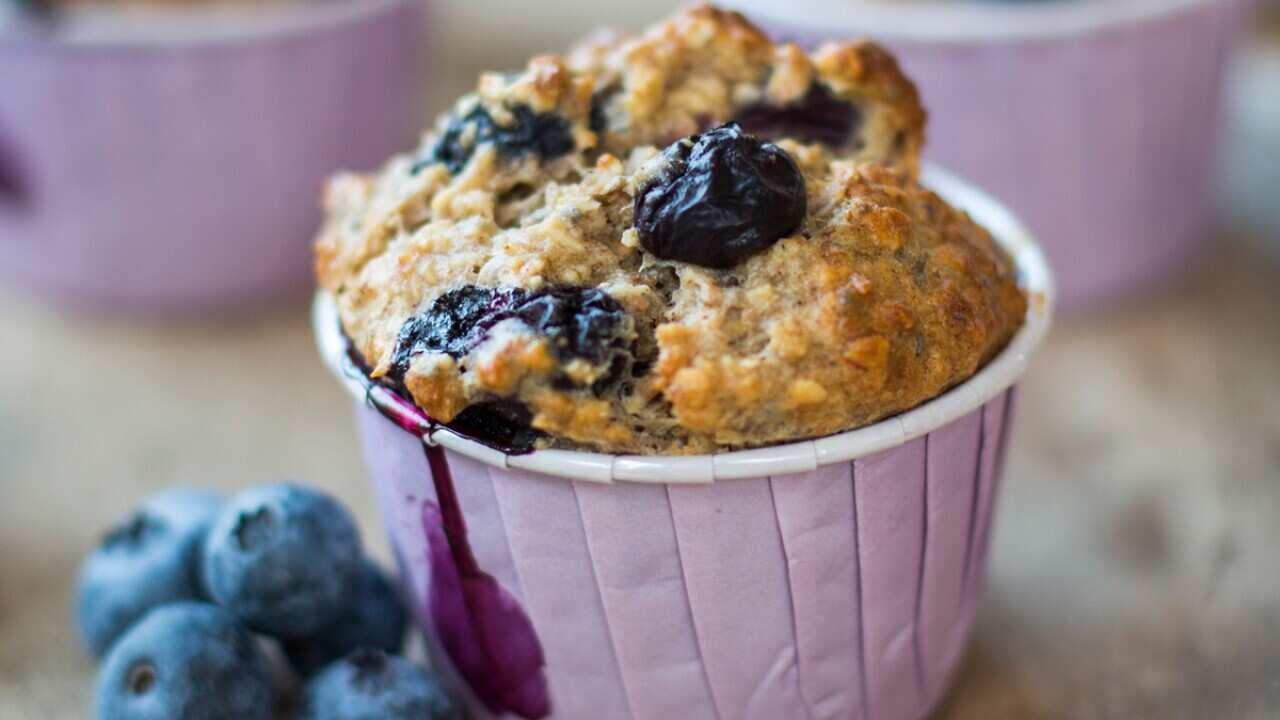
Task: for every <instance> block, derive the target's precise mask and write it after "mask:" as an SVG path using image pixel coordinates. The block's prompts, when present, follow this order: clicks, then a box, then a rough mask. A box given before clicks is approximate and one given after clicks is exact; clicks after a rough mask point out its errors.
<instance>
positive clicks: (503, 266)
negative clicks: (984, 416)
mask: <svg viewBox="0 0 1280 720" xmlns="http://www.w3.org/2000/svg"><path fill="white" fill-rule="evenodd" d="M815 82H819V83H821V85H822V87H825V88H827V89H828V90H829V91H830V92H831V93H832V94H833V95H834V96H836V97H837V98H838V99H839V100H840V101H843V102H848V103H852V104H853V105H854V106H855V107H856V108H857V110H858V116H859V118H860V123H859V124H858V125H857V128H856V132H855V133H854V135H853V136H852V137H850V138H849V140H848V142H846V143H844V144H842V145H839V146H837V147H829V146H826V145H822V144H818V143H809V142H801V141H799V140H797V139H794V138H790V137H787V138H782V139H778V140H777V142H778V144H779V146H780V147H782V148H783V149H784V150H785V151H786V152H787V153H788V154H789V155H790V156H791V157H792V159H793V160H794V161H795V162H796V164H797V166H798V167H799V169H800V170H801V172H802V174H803V177H804V181H805V185H806V190H807V197H808V213H807V216H806V218H805V220H804V222H803V224H802V225H801V227H799V228H798V229H797V230H796V231H794V232H793V233H792V235H791V236H790V237H786V238H783V239H781V240H779V241H778V242H777V243H775V244H774V245H773V246H772V247H770V248H769V249H767V250H764V251H762V252H760V253H758V254H757V255H755V256H752V257H750V258H748V259H747V260H745V261H744V262H741V263H740V264H738V265H736V266H734V267H732V268H730V269H728V270H712V269H708V268H704V267H699V266H696V265H690V264H687V263H681V262H675V261H665V260H660V259H658V258H656V257H654V256H652V255H650V254H649V253H647V252H645V251H644V250H643V249H642V248H641V247H640V244H639V241H638V236H637V231H636V229H635V228H634V227H633V220H632V208H633V204H634V199H635V195H636V193H637V191H638V189H639V187H641V186H642V185H643V183H644V182H645V181H646V179H648V178H650V177H653V176H654V174H655V172H657V171H658V170H660V167H661V164H662V162H663V160H662V158H661V157H660V156H659V150H660V147H661V146H662V145H664V144H666V143H667V142H669V141H670V140H672V139H675V138H679V137H681V136H684V135H686V134H689V133H693V132H698V131H699V130H700V129H702V128H705V127H706V126H707V125H708V124H709V123H713V122H719V121H721V120H726V119H731V118H733V117H734V113H735V112H737V111H738V109H740V108H742V107H746V106H749V105H753V104H758V103H762V102H767V103H771V104H773V105H775V106H777V105H786V104H787V103H789V102H792V101H795V100H796V99H797V98H800V97H803V96H804V95H805V94H806V93H807V92H809V91H810V88H812V87H814V83H815ZM593 106H594V111H593ZM476 108H481V109H482V111H483V113H485V114H487V115H488V116H490V117H492V120H493V122H494V123H495V124H497V125H498V126H505V124H506V123H510V122H513V121H514V120H515V119H516V117H515V116H516V115H517V114H519V113H524V114H525V115H524V117H525V119H526V120H527V119H528V118H529V117H530V113H536V114H543V115H539V117H541V118H543V119H545V120H546V122H549V123H551V124H553V125H555V126H556V127H557V128H560V129H561V130H563V131H564V132H566V133H567V135H568V137H570V138H571V139H572V147H571V148H568V149H565V150H564V151H563V152H558V153H557V154H555V155H554V156H551V157H543V156H541V155H540V154H539V153H520V152H515V153H506V154H504V153H503V152H500V151H499V149H498V147H497V143H496V141H486V142H473V140H474V137H473V136H474V135H475V133H476V130H475V128H474V127H467V126H466V125H465V124H463V125H459V124H458V123H457V119H458V118H463V117H466V116H468V113H473V112H477V110H476ZM593 117H594V119H595V121H596V122H595V123H593V122H592V120H593ZM602 120H603V125H602V124H601V121H602ZM561 121H563V123H561ZM539 122H542V120H539ZM593 127H594V129H593ZM459 128H462V129H461V130H459ZM923 128H924V112H923V110H922V109H921V108H920V105H919V101H918V98H917V96H916V93H915V89H914V88H913V87H912V86H911V84H910V82H909V81H907V80H906V79H905V78H904V77H903V76H902V74H901V72H900V71H899V70H898V67H897V64H896V63H895V62H894V61H893V59H892V58H891V57H890V56H889V55H888V54H887V53H885V52H884V51H883V50H881V49H880V48H878V47H876V46H874V45H872V44H869V43H851V44H844V45H831V46H826V47H823V48H821V49H819V50H818V51H817V52H816V53H814V54H813V55H812V56H810V55H806V54H805V53H803V52H802V51H800V50H799V49H797V48H795V47H793V46H785V45H784V46H774V45H773V44H772V43H770V42H769V40H768V39H767V38H766V37H765V36H764V35H763V34H761V33H760V32H759V31H758V30H756V29H755V28H754V27H752V26H751V25H750V24H749V23H747V22H746V21H745V20H743V19H742V17H741V16H739V15H737V14H735V13H728V12H724V11H720V10H716V9H714V8H711V7H709V6H699V7H695V8H693V9H691V10H688V11H685V12H684V13H681V14H679V15H677V16H676V17H675V18H674V19H672V20H670V21H668V22H666V23H663V24H661V25H659V26H657V27H655V28H654V29H653V30H651V31H649V32H647V33H645V34H644V35H642V36H639V37H636V38H624V37H618V36H610V37H608V38H606V39H602V40H596V41H594V42H590V43H587V44H584V45H583V46H580V47H579V48H578V49H576V50H575V51H574V52H573V53H571V54H570V55H569V56H568V57H567V58H561V57H558V56H542V57H539V58H535V59H534V60H533V61H531V62H530V64H529V69H528V70H527V71H526V72H525V73H523V74H521V75H519V76H515V77H510V76H506V77H504V76H498V75H488V76H485V77H484V78H483V79H482V80H481V83H480V88H479V91H478V92H477V93H476V94H475V95H473V96H469V97H468V98H465V99H463V100H462V101H460V102H459V104H458V105H457V107H455V109H454V111H453V113H452V114H451V115H450V116H448V117H446V118H444V119H442V121H441V123H440V124H439V125H438V126H437V128H436V131H435V132H434V133H431V134H429V135H428V136H427V137H426V138H425V140H424V143H423V146H422V147H421V148H420V149H419V150H418V151H417V152H416V153H415V154H414V155H413V156H403V157H398V158H395V159H393V160H392V161H391V162H390V163H389V164H388V165H387V166H386V167H385V168H384V169H383V170H382V171H381V172H380V173H379V174H378V175H377V176H371V177H365V176H354V175H346V176H339V177H337V178H335V179H334V180H333V181H332V182H331V183H330V185H329V188H328V191H327V193H326V208H327V210H328V213H329V219H328V222H327V223H326V226H325V229H324V230H323V232H322V234H321V236H320V238H319V239H318V241H317V251H316V266H317V275H318V277H319V279H320V282H321V284H322V286H323V287H324V288H325V289H327V290H328V291H330V292H331V293H333V294H334V295H335V297H336V298H337V302H338V306H339V311H340V315H341V318H342V322H343V327H344V329H345V330H346V332H347V334H348V335H349V336H350V337H351V339H352V341H353V343H354V345H355V348H356V350H357V351H358V352H359V353H360V354H362V355H363V356H364V358H366V360H367V361H368V362H369V364H370V366H371V367H372V368H373V375H374V376H375V377H384V376H387V374H388V373H389V372H390V371H391V370H392V368H393V363H392V360H393V355H394V353H395V350H396V347H397V338H398V336H399V334H400V331H401V328H402V327H404V326H405V324H406V322H407V321H409V320H410V319H411V318H415V317H419V316H421V314H422V313H423V312H424V311H426V310H428V309H430V308H431V307H432V305H433V303H434V302H435V301H436V300H437V299H438V298H440V297H441V296H443V295H445V294H446V293H449V292H451V291H455V290H457V289H458V288H463V287H469V286H475V287H479V288H494V289H501V288H521V289H526V290H530V291H537V290H539V289H543V288H560V287H578V288H597V289H599V290H601V291H603V292H604V293H606V294H607V295H608V296H609V297H610V298H612V299H613V300H614V301H616V302H617V303H618V305H619V306H620V308H621V310H622V311H625V321H624V322H623V323H622V324H621V325H619V326H618V327H617V328H616V331H617V333H619V337H620V338H621V340H622V341H625V343H626V344H627V347H628V348H629V350H628V351H627V352H628V359H629V360H631V361H633V363H632V365H633V366H634V368H635V369H634V371H633V372H629V373H628V374H627V375H626V376H625V377H624V378H623V379H621V380H619V379H617V378H615V377H614V376H613V375H611V373H612V372H613V370H611V366H610V364H609V363H610V361H609V360H604V361H592V360H589V359H584V358H581V357H576V358H575V357H569V356H564V355H563V354H562V353H558V352H556V351H555V350H554V349H553V347H552V346H551V345H550V344H549V341H548V339H547V338H546V337H543V336H541V335H539V334H538V333H537V332H536V331H534V330H533V329H531V328H530V327H528V326H525V325H523V324H521V322H518V321H504V322H501V323H499V324H497V325H495V326H494V327H493V328H492V330H490V331H488V332H487V333H486V335H485V339H484V340H483V341H482V342H480V343H479V344H478V345H476V346H475V347H474V348H472V349H469V350H467V351H466V352H465V354H462V355H460V356H450V355H446V354H443V353H432V352H423V353H420V354H417V355H414V356H412V357H411V358H410V359H409V360H408V361H407V368H404V369H405V372H404V377H403V382H404V385H405V387H406V389H407V390H408V392H409V393H410V394H411V395H412V396H413V399H414V400H415V402H417V403H418V404H419V405H420V406H421V407H423V408H424V409H425V410H426V411H427V412H428V413H429V414H431V415H432V416H433V417H435V418H437V419H439V420H442V421H446V422H447V421H449V420H450V419H452V418H454V417H455V416H456V415H457V414H458V413H460V412H462V411H463V410H464V409H465V408H467V407H469V406H472V405H476V404H480V403H487V402H492V401H497V400H501V401H506V402H518V403H519V404H520V405H521V406H523V407H524V408H526V409H527V410H528V412H529V414H530V417H531V423H532V425H533V426H534V427H536V428H538V429H539V430H542V431H544V432H546V433H548V437H549V439H548V442H550V443H553V444H558V445H562V446H569V447H591V448H595V449H601V450H607V451H614V452H638V453H687V452H703V451H713V450H716V449H719V448H725V447H741V446H754V445H763V444H769V443H775V442H781V441H785V440H791V439H798V438H803V437H813V436H817V435H824V434H829V433H832V432H836V431H840V430H845V429H849V428H852V427H855V426H858V425H861V424H864V423H867V422H871V421H874V420H876V419H878V418H881V417H884V416H885V415H889V414H892V413H895V412H900V411H902V410H904V409H906V408H909V407H911V406H913V405H915V404H918V403H920V402H922V401H924V400H927V399H928V398H930V397H933V396H934V395H936V394H938V393H940V392H942V391H943V390H945V389H946V388H947V387H950V386H951V385H954V384H955V383H957V382H960V381H961V380H963V379H965V378H966V377H968V376H969V375H970V374H972V373H973V372H974V371H975V369H976V368H978V367H979V366H980V365H981V363H983V362H985V361H986V360H987V359H989V358H990V357H991V356H992V355H994V354H995V352H997V351H998V350H999V349H1000V348H1001V347H1002V346H1003V345H1004V344H1005V343H1006V342H1007V341H1008V340H1009V338H1010V337H1011V336H1012V334H1013V333H1014V331H1015V330H1016V329H1017V327H1018V326H1019V324H1020V322H1021V319H1022V316H1023V314H1024V312H1025V301H1024V299H1023V296H1022V294H1021V292H1020V291H1019V290H1018V289H1017V287H1016V284H1015V281H1014V277H1013V267H1012V265H1011V263H1010V262H1009V260H1008V258H1006V257H1005V256H1004V255H1003V254H1002V253H1001V252H999V251H998V250H997V249H996V248H995V246H994V243H993V242H992V240H991V238H990V237H989V236H988V235H987V233H986V232H985V231H983V230H982V229H981V228H979V227H977V226H976V225H974V224H973V223H972V222H971V221H970V220H969V219H968V218H967V217H966V216H965V215H964V214H963V213H960V212H957V211H955V210H953V209H951V208H949V207H948V206H947V205H946V204H945V203H943V202H942V201H941V200H940V199H939V198H937V197H936V196H935V195H933V194H932V193H929V192H928V191H926V190H924V189H922V188H920V187H919V185H918V184H917V182H916V180H915V174H916V168H917V163H918V154H919V150H920V146H921V143H922V141H923ZM444 139H448V140H451V141H455V144H456V145H457V147H459V148H462V150H460V151H459V154H458V155H455V156H452V159H458V158H459V157H460V158H461V160H460V161H458V162H455V163H454V164H453V166H450V165H449V162H448V158H446V156H447V154H446V155H441V154H439V153H436V154H435V155H432V154H431V153H432V148H434V147H436V146H437V145H438V144H440V143H442V142H443V141H444ZM424 157H428V160H427V161H425V162H422V161H421V160H422V158H424ZM431 158H434V159H435V160H436V161H434V162H433V161H431ZM611 378H612V379H611ZM606 380H608V382H607V383H605V381H606ZM602 383H604V384H605V386H604V387H602Z"/></svg>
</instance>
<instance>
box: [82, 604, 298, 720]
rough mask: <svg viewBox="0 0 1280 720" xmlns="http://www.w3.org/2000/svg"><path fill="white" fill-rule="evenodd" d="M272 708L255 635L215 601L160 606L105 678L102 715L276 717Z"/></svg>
mask: <svg viewBox="0 0 1280 720" xmlns="http://www.w3.org/2000/svg"><path fill="white" fill-rule="evenodd" d="M272 705H273V699H272V691H271V676H270V671H269V669H268V666H267V661H266V658H265V657H264V656H263V654H262V652H261V650H259V648H258V645H257V643H256V641H255V640H254V638H253V636H252V635H250V634H249V633H248V631H246V630H245V629H244V628H243V627H242V626H241V625H240V623H238V622H237V621H236V618H235V616H234V615H232V614H231V613H229V612H227V611H226V610H224V609H222V608H220V607H217V606H215V605H209V604H207V603H201V602H180V603H174V604H171V605H164V606H161V607H159V608H157V609H155V610H152V611H151V612H150V613H148V614H147V615H146V617H144V618H143V619H142V620H141V621H140V622H138V624H137V625H134V626H133V628H131V629H130V630H129V632H127V633H125V635H124V636H123V637H122V638H120V641H119V642H117V643H116V645H115V647H113V648H112V649H111V652H110V654H108V655H107V658H106V660H105V661H104V662H103V665H102V670H101V672H100V673H99V675H98V687H97V706H98V718H99V720H226V719H227V718H237V719H238V720H268V719H269V718H270V717H271V713H272Z"/></svg>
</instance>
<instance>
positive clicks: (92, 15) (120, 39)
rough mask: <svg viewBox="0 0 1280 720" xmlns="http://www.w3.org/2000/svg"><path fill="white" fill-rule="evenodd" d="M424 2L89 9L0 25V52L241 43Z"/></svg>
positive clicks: (346, 0) (337, 0)
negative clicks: (46, 20) (8, 31)
mask: <svg viewBox="0 0 1280 720" xmlns="http://www.w3.org/2000/svg"><path fill="white" fill-rule="evenodd" d="M423 2H424V0H325V1H323V2H320V1H308V0H286V1H284V2H281V3H279V4H277V5H267V6H265V7H264V6H251V7H241V6H234V7H226V6H218V5H211V6H202V7H194V8H191V7H173V8H170V7H159V8H152V7H147V8H124V9H121V8H116V7H106V8H100V7H87V8H75V9H72V10H70V11H69V12H68V13H67V14H65V15H63V16H62V17H59V18H56V19H55V20H53V21H52V24H51V25H48V26H46V25H44V24H41V23H39V22H26V23H23V24H22V25H21V26H20V27H18V28H17V32H15V33H14V34H13V36H11V37H6V35H5V31H4V28H3V27H0V50H3V49H5V45H6V42H9V44H10V45H11V46H16V47H28V48H32V49H40V48H48V47H52V48H56V49H59V50H78V51H93V50H98V51H101V50H108V51H117V50H134V51H136V50H171V49H182V48H189V47H208V46H214V47H216V46H223V45H231V46H234V45H241V44H246V43H253V42H263V41H269V40H274V39H276V38H279V37H282V36H289V35H294V34H298V33H304V32H312V31H316V30H323V29H329V28H333V27H341V26H343V25H348V24H351V23H356V22H360V21H363V20H366V19H368V18H371V17H375V16H379V15H382V14H384V13H386V12H388V11H391V10H394V9H398V8H401V7H403V6H406V5H414V4H419V3H423Z"/></svg>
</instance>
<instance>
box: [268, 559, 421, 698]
mask: <svg viewBox="0 0 1280 720" xmlns="http://www.w3.org/2000/svg"><path fill="white" fill-rule="evenodd" d="M404 628H405V612H404V606H403V605H402V604H401V602H400V596H399V594H398V592H397V590H396V588H395V587H394V586H393V585H392V583H391V581H390V580H388V579H387V577H386V575H384V574H383V572H382V571H381V570H379V569H378V567H377V566H376V565H374V564H373V563H369V562H366V563H365V567H364V570H363V572H361V573H360V580H359V581H358V582H357V583H356V585H355V587H354V588H352V593H351V599H350V600H349V601H348V603H347V607H346V609H345V610H343V611H342V613H341V614H339V615H338V617H337V618H336V619H335V620H333V621H332V622H330V623H329V624H328V625H325V626H324V627H323V628H321V629H320V630H318V631H316V632H315V633H314V634H312V635H310V636H308V637H305V638H298V639H293V640H286V641H284V643H283V646H284V652H285V655H287V656H288V658H289V662H290V663H291V664H292V665H293V667H294V668H295V669H297V670H298V672H300V673H302V674H303V675H312V674H315V673H317V672H319V671H320V670H321V669H323V668H324V667H325V666H326V665H328V664H329V663H331V662H333V661H334V660H337V659H339V658H342V657H345V656H347V655H348V654H350V653H351V652H352V651H354V650H357V649H359V648H373V649H377V650H384V651H386V652H389V653H398V652H400V646H401V644H402V643H403V640H404Z"/></svg>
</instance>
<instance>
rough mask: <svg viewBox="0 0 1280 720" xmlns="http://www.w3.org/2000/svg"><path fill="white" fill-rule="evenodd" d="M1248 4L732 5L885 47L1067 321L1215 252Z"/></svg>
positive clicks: (953, 164)
mask: <svg viewBox="0 0 1280 720" xmlns="http://www.w3.org/2000/svg"><path fill="white" fill-rule="evenodd" d="M1248 3H1249V0H1125V2H1119V1H1115V2H1111V1H1100V2H1069V3H1068V2H1058V3H1053V2H1045V3H1023V4H1001V3H982V2H955V1H954V0H946V1H945V2H943V1H939V2H929V3H898V4H894V3H874V2H861V3H854V2H850V3H832V2H824V1H822V0H787V2H781V1H780V0H729V1H728V2H727V3H726V4H728V5H730V6H732V7H736V8H738V9H740V10H742V11H743V12H744V13H746V14H747V15H748V16H750V17H751V18H752V19H753V20H755V21H757V22H759V23H760V24H761V26H762V27H764V28H766V29H768V30H769V31H770V32H772V33H773V34H774V35H775V36H777V37H778V38H780V39H786V40H792V41H796V42H798V43H800V44H802V45H810V46H811V45H816V44H818V43H819V42H821V41H825V40H843V39H848V38H855V37H870V38H872V39H875V40H877V41H880V42H883V43H884V44H885V45H887V46H888V47H889V48H890V49H891V50H893V51H894V52H895V53H896V54H897V56H898V58H899V60H900V61H901V63H902V66H903V69H904V70H905V71H906V72H907V74H908V75H909V76H910V77H912V78H913V79H914V80H915V81H916V83H917V84H918V85H919V87H920V89H921V93H922V97H923V101H924V104H925V106H926V108H927V109H928V110H929V114H930V123H929V129H928V136H929V141H928V145H927V146H926V154H927V155H928V157H930V158H931V159H933V160H935V161H937V162H939V163H941V164H943V165H945V166H946V167H950V168H953V169H955V170H956V171H957V172H960V173H962V174H964V175H965V176H966V177H968V178H971V179H972V180H973V181H975V182H977V183H978V184H980V185H981V186H983V187H985V188H987V189H988V190H990V191H991V192H992V193H994V194H995V195H996V196H997V197H999V198H1000V199H1002V200H1004V201H1005V202H1007V203H1008V204H1009V206H1010V207H1011V208H1013V210H1014V211H1016V212H1017V213H1018V214H1019V215H1020V216H1021V217H1022V218H1023V219H1025V220H1026V222H1027V224H1028V225H1029V226H1030V228H1031V230H1032V231H1033V232H1034V233H1036V236H1037V238H1038V239H1039V241H1040V243H1041V244H1042V246H1043V247H1044V248H1045V252H1046V253H1047V254H1048V255H1049V259H1050V260H1051V261H1052V263H1053V266H1054V271H1055V273H1056V275H1057V277H1058V280H1059V285H1060V302H1061V305H1062V307H1064V308H1068V309H1069V308H1078V307H1082V306H1085V305H1089V304H1096V303H1098V302H1100V301H1103V300H1106V299H1109V298H1111V297H1113V296H1116V295H1119V294H1123V293H1125V292H1128V291H1131V290H1133V289H1136V288H1139V287H1141V286H1143V285H1146V284H1150V283H1152V282H1155V281H1158V280H1160V279H1161V278H1164V277H1166V276H1167V275H1169V274H1170V273H1172V272H1174V271H1176V270H1177V269H1179V268H1180V267H1182V266H1184V265H1185V263H1186V261H1187V260H1188V258H1189V257H1190V256H1191V255H1193V254H1194V252H1195V251H1196V250H1197V249H1198V248H1200V247H1202V246H1203V243H1204V242H1205V241H1206V240H1207V239H1208V238H1209V234H1208V233H1209V231H1210V229H1211V228H1210V223H1211V221H1212V211H1213V187H1212V183H1213V181H1214V178H1215V168H1214V165H1213V159H1214V157H1215V141H1216V138H1217V135H1218V132H1217V130H1218V126H1219V115H1220V112H1219V110H1220V104H1221V102H1220V101H1221V89H1222V85H1223V75H1224V70H1225V66H1226V60H1227V58H1228V56H1229V51H1230V49H1231V47H1232V46H1233V44H1234V40H1235V38H1236V36H1237V34H1238V33H1237V30H1238V25H1239V19H1240V15H1241V14H1242V11H1243V9H1244V8H1245V6H1247V5H1248Z"/></svg>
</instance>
